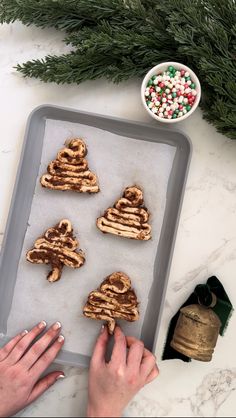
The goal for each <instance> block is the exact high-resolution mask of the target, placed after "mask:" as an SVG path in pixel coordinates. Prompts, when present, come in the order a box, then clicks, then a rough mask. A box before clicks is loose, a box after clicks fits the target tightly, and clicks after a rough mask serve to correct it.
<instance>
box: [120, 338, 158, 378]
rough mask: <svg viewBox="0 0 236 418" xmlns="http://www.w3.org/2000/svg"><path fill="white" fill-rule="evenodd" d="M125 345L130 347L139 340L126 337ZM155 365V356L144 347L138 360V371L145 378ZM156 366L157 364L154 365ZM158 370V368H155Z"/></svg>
mask: <svg viewBox="0 0 236 418" xmlns="http://www.w3.org/2000/svg"><path fill="white" fill-rule="evenodd" d="M126 341H127V346H128V347H131V346H132V345H133V344H136V343H137V342H139V340H138V339H137V338H135V337H126ZM155 366H156V357H155V355H154V354H153V353H151V351H149V350H148V349H147V348H145V347H144V349H143V356H142V359H141V362H140V372H141V373H142V374H143V376H144V378H145V379H146V378H147V377H148V376H149V374H150V373H151V371H152V370H153V368H154V367H155ZM156 367H157V366H156ZM157 370H158V368H157Z"/></svg>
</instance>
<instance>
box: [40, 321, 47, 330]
mask: <svg viewBox="0 0 236 418" xmlns="http://www.w3.org/2000/svg"><path fill="white" fill-rule="evenodd" d="M46 326H47V323H46V321H41V322H40V324H39V325H38V327H39V328H40V329H43V328H45V327H46Z"/></svg>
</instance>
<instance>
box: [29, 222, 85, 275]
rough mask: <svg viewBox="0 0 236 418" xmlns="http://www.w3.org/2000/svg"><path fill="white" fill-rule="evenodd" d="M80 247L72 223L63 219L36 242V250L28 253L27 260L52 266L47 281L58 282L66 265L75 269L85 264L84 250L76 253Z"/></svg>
mask: <svg viewBox="0 0 236 418" xmlns="http://www.w3.org/2000/svg"><path fill="white" fill-rule="evenodd" d="M78 246H79V243H78V241H77V239H76V238H75V237H74V236H73V228H72V225H71V222H70V221H68V219H62V220H61V221H60V222H59V223H58V224H57V225H56V226H54V227H53V228H49V229H47V231H46V232H45V234H44V235H43V237H41V238H38V239H37V240H36V241H35V244H34V248H33V249H32V250H29V251H28V252H27V254H26V259H27V260H28V261H30V263H36V264H43V263H44V264H51V266H52V270H51V271H50V272H49V274H48V276H47V279H48V281H49V282H56V281H57V280H59V279H60V278H61V274H62V269H63V267H64V265H65V266H67V267H72V268H74V269H75V268H79V267H81V266H82V265H83V264H84V262H85V255H84V253H83V251H82V250H79V251H78V252H76V249H77V248H78Z"/></svg>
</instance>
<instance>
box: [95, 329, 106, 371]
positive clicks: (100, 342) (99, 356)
mask: <svg viewBox="0 0 236 418" xmlns="http://www.w3.org/2000/svg"><path fill="white" fill-rule="evenodd" d="M108 338H109V337H108V332H107V327H106V326H105V327H104V326H103V327H102V329H101V333H100V335H99V337H98V339H97V342H96V344H95V347H94V351H93V355H92V359H91V365H92V366H93V367H94V366H95V367H96V365H100V364H101V363H103V362H105V354H106V349H107V343H108Z"/></svg>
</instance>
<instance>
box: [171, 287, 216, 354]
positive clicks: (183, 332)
mask: <svg viewBox="0 0 236 418" xmlns="http://www.w3.org/2000/svg"><path fill="white" fill-rule="evenodd" d="M214 296H215V295H214ZM215 299H216V298H215ZM211 306H212V305H211ZM220 327H221V321H220V320H219V318H218V316H217V315H216V314H215V312H214V311H213V310H212V309H210V308H206V307H205V306H201V305H197V304H196V305H189V306H185V307H184V308H182V309H180V315H179V318H178V321H177V324H176V328H175V331H174V336H173V339H172V341H171V343H170V345H171V347H172V348H174V349H175V350H176V351H178V352H180V353H182V354H184V355H185V356H187V357H190V358H193V359H195V360H200V361H211V359H212V354H213V352H214V348H215V346H216V342H217V338H218V335H219V332H220Z"/></svg>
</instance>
